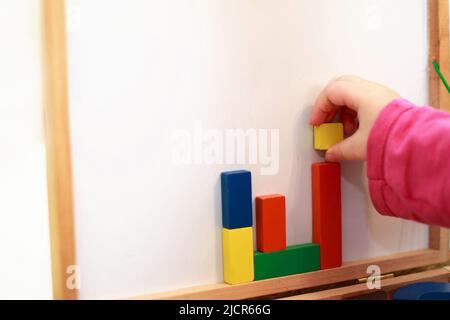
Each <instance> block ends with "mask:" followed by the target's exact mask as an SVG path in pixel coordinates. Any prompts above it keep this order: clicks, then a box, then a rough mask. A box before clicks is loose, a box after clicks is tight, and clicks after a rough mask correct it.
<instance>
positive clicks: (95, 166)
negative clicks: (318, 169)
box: [67, 0, 428, 298]
mask: <svg viewBox="0 0 450 320" xmlns="http://www.w3.org/2000/svg"><path fill="white" fill-rule="evenodd" d="M67 16H68V27H69V34H68V39H69V64H70V112H71V126H72V139H73V161H74V179H75V212H76V227H77V249H78V251H77V256H78V261H79V264H80V267H81V274H82V278H81V279H82V280H81V281H82V286H81V297H82V298H117V297H127V296H133V295H137V294H143V293H152V292H160V291H167V290H173V289H178V288H183V287H190V286H195V285H202V284H210V283H220V282H222V266H221V265H222V258H221V238H220V235H221V233H220V231H221V210H220V208H221V206H220V188H219V175H220V172H222V171H226V170H234V169H249V170H251V171H252V173H253V194H254V196H256V195H264V194H271V193H282V194H285V195H286V196H287V223H288V225H287V237H288V242H289V244H297V243H304V242H310V241H311V200H310V199H311V183H310V166H311V164H312V163H313V162H317V161H321V160H322V158H321V156H320V155H319V154H318V153H316V152H315V151H314V150H313V147H312V129H311V128H310V127H309V125H308V119H309V115H310V111H311V107H312V103H313V102H314V100H315V98H316V96H317V94H318V93H319V92H320V90H321V88H322V87H323V86H324V85H325V84H326V83H327V82H328V81H329V80H331V79H332V78H333V77H336V76H338V75H341V74H357V75H361V76H364V77H366V78H368V79H371V80H375V81H378V82H381V83H384V84H386V85H389V86H391V87H393V88H395V89H396V90H398V91H399V92H400V93H401V94H402V95H403V96H404V97H405V98H408V99H409V100H412V101H414V102H417V103H423V104H424V103H426V101H427V52H428V44H427V7H426V1H425V0H396V1H389V0H378V1H375V0H339V1H335V0H314V1H312V0H281V1H280V0H276V1H275V0H216V1H210V0H179V1H175V0H170V1H156V0H155V1H148V0H127V1H124V0H122V1H119V0H115V1H111V0H90V1H88V0H68V9H67ZM237 128H241V129H245V130H247V129H253V130H257V131H256V132H258V133H260V132H261V131H258V130H259V129H274V130H278V131H267V132H268V133H272V132H278V134H279V153H277V154H279V157H276V156H273V157H271V158H270V160H271V164H272V165H273V166H272V168H275V169H276V168H278V170H275V173H276V174H275V175H262V174H261V173H262V170H261V169H262V168H267V162H266V164H265V165H264V164H261V162H260V160H264V159H262V158H258V159H257V160H258V163H259V164H256V165H252V164H245V165H241V164H235V165H226V164H217V163H212V164H211V163H208V160H210V161H212V160H214V161H217V159H219V160H220V156H217V154H216V157H215V158H212V159H211V157H207V156H203V155H204V153H206V154H208V151H211V150H210V149H211V148H209V147H211V141H217V139H218V138H223V139H224V140H225V139H226V138H225V136H226V132H227V130H230V129H237ZM262 132H264V131H262ZM174 134H175V135H176V134H178V138H180V134H184V136H186V135H188V137H190V138H191V139H192V150H191V151H192V154H191V156H192V157H191V162H192V164H185V165H179V163H176V162H174V159H173V153H174V152H175V151H177V150H178V151H179V149H177V148H178V147H180V145H181V146H184V145H183V144H181V142H180V141H181V140H179V139H178V140H174ZM181 137H183V135H181ZM199 137H200V138H199ZM199 139H200V140H199ZM202 139H203V140H202ZM211 139H212V140H211ZM214 139H216V140H214ZM261 141H263V142H265V141H266V140H265V139H264V135H262V136H258V142H259V143H261ZM274 141H276V140H274ZM266 145H267V144H266ZM262 146H264V143H262ZM258 147H261V144H260V145H258ZM223 150H224V154H223V155H222V156H223V157H222V158H223V159H225V160H226V157H227V154H228V152H227V150H226V148H225V149H223ZM202 152H204V153H202ZM274 154H275V153H274ZM184 155H186V154H184ZM277 159H278V160H279V163H278V166H277V165H276V160H277ZM214 161H212V162H214ZM247 162H248V161H247ZM364 177H365V171H364V167H363V165H362V164H358V163H346V164H344V165H343V179H342V186H343V243H344V244H343V245H344V259H345V260H346V261H352V260H357V259H364V258H368V257H376V256H382V255H386V254H390V253H396V252H403V251H409V250H415V249H422V248H426V247H427V240H428V232H427V227H425V226H422V225H419V224H415V223H411V222H405V221H400V220H397V219H391V218H385V217H381V216H379V215H378V214H377V213H376V212H375V211H374V209H373V208H372V207H371V205H370V201H369V200H368V196H367V192H366V190H365V187H364V185H365V178H364Z"/></svg>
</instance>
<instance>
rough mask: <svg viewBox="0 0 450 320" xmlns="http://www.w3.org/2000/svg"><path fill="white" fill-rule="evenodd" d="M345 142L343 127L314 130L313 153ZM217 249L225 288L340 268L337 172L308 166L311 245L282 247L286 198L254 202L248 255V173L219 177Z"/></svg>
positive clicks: (325, 165) (321, 165) (262, 198)
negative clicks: (220, 250)
mask: <svg viewBox="0 0 450 320" xmlns="http://www.w3.org/2000/svg"><path fill="white" fill-rule="evenodd" d="M343 138H344V133H343V126H342V124H340V123H338V124H325V125H322V126H320V127H316V128H314V147H315V149H317V150H328V149H329V148H331V147H332V146H333V145H334V144H336V143H339V142H340V141H342V140H343ZM221 187H222V220H223V231H222V240H223V241H222V245H223V266H224V280H225V282H226V283H228V284H240V283H245V282H251V281H254V280H256V281H259V280H266V279H271V278H277V277H285V276H290V275H294V274H300V273H306V272H312V271H317V270H320V269H322V270H324V269H331V268H338V267H340V266H341V265H342V204H341V166H340V164H339V163H326V162H325V163H314V164H313V165H312V211H313V212H312V218H313V239H312V240H313V241H312V242H313V243H306V244H300V245H294V246H287V243H286V197H285V196H283V195H267V196H260V197H257V198H256V200H255V203H256V239H257V243H256V247H257V251H255V252H253V219H252V182H251V173H250V172H249V171H232V172H224V173H222V175H221Z"/></svg>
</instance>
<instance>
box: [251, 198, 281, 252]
mask: <svg viewBox="0 0 450 320" xmlns="http://www.w3.org/2000/svg"><path fill="white" fill-rule="evenodd" d="M256 234H257V236H256V239H257V248H258V251H259V252H264V253H268V252H275V251H281V250H284V249H286V198H285V197H284V196H282V195H270V196H263V197H257V198H256Z"/></svg>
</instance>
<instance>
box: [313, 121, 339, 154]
mask: <svg viewBox="0 0 450 320" xmlns="http://www.w3.org/2000/svg"><path fill="white" fill-rule="evenodd" d="M342 140H344V125H343V124H342V123H325V124H323V125H321V126H320V127H314V149H316V150H328V149H330V148H331V147H332V146H334V145H335V144H338V143H339V142H341V141H342Z"/></svg>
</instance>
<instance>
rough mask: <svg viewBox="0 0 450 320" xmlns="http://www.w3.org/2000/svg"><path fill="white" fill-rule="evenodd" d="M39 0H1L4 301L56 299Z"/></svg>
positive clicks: (0, 281)
mask: <svg viewBox="0 0 450 320" xmlns="http://www.w3.org/2000/svg"><path fill="white" fill-rule="evenodd" d="M40 4H41V1H40V0H15V1H10V0H0V70H1V72H0V92H1V94H0V150H1V156H0V254H1V263H0V299H51V298H52V278H51V257H50V233H49V224H48V205H47V178H46V177H47V173H46V158H45V140H44V130H43V121H42V120H43V97H42V55H41V52H42V49H41V10H40Z"/></svg>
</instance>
